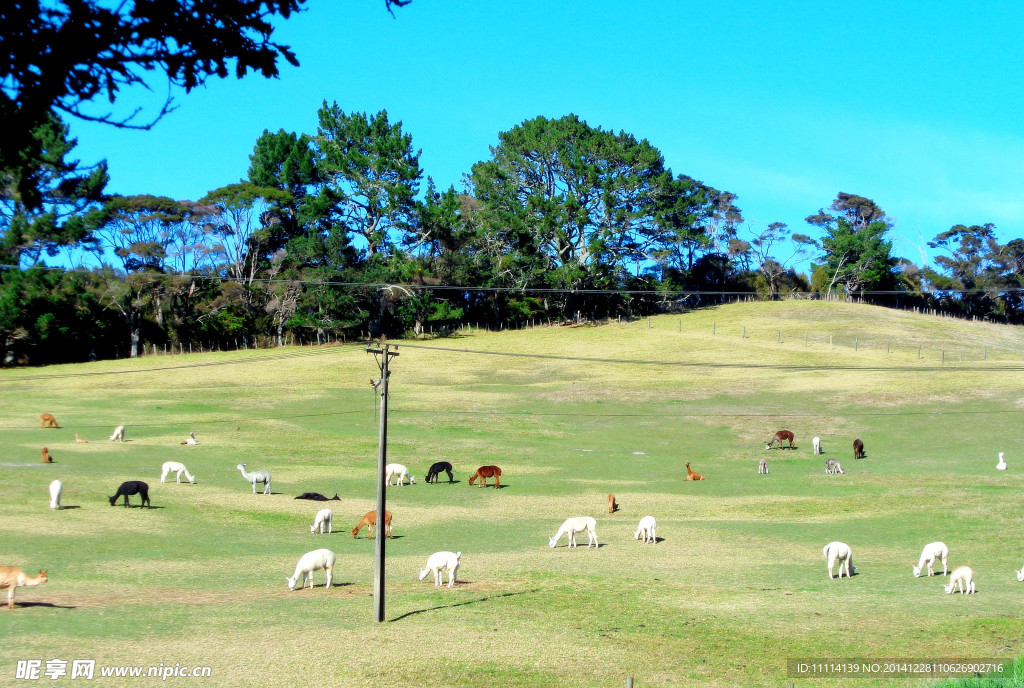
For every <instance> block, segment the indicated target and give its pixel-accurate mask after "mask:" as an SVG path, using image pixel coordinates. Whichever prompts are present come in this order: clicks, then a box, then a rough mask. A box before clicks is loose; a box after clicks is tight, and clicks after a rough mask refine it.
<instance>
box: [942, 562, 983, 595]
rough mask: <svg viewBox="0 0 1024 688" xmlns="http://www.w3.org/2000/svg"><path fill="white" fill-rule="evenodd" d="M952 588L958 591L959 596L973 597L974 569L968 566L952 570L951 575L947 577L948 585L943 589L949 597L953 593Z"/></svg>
mask: <svg viewBox="0 0 1024 688" xmlns="http://www.w3.org/2000/svg"><path fill="white" fill-rule="evenodd" d="M954 588H957V589H959V590H960V594H961V595H964V594H967V595H973V594H974V592H975V588H974V569H972V568H971V567H970V566H957V567H956V568H955V569H953V573H952V575H950V577H949V585H947V586H945V588H944V589H945V591H946V594H947V595H949V594H952V593H953V590H954Z"/></svg>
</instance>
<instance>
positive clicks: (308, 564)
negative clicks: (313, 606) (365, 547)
mask: <svg viewBox="0 0 1024 688" xmlns="http://www.w3.org/2000/svg"><path fill="white" fill-rule="evenodd" d="M337 559H338V557H337V555H336V554H335V553H334V552H332V551H331V550H329V549H315V550H313V551H312V552H306V553H305V554H303V555H302V556H301V557H299V563H298V564H296V565H295V574H294V575H293V576H292V577H291V578H289V577H287V576H285V580H286V581H288V589H289V590H294V589H295V584H296V583H298V582H299V576H300V575H301V576H302V587H303V588H305V587H306V581H307V580H308V581H309V587H310V589H312V587H313V572H314V571H319V570H320V569H324V571H326V572H327V585H325V586H324V587H325V588H329V587H331V580H332V578H333V577H334V562H335V561H336V560H337Z"/></svg>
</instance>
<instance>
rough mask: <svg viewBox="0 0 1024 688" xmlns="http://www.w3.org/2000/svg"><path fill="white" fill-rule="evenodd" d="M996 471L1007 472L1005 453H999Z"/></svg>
mask: <svg viewBox="0 0 1024 688" xmlns="http://www.w3.org/2000/svg"><path fill="white" fill-rule="evenodd" d="M996 470H997V471H1005V470H1006V462H1005V461H1003V452H999V463H997V464H996Z"/></svg>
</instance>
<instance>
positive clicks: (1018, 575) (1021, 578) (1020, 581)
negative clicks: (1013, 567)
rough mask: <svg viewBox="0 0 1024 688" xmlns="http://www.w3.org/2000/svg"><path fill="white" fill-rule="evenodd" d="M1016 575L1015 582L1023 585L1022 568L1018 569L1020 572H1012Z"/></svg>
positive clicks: (1023, 574) (1023, 571)
mask: <svg viewBox="0 0 1024 688" xmlns="http://www.w3.org/2000/svg"><path fill="white" fill-rule="evenodd" d="M1014 573H1016V574H1017V582H1018V583H1024V566H1021V567H1020V571H1014Z"/></svg>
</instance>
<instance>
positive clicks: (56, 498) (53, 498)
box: [50, 480, 64, 509]
mask: <svg viewBox="0 0 1024 688" xmlns="http://www.w3.org/2000/svg"><path fill="white" fill-rule="evenodd" d="M63 491H64V484H63V483H62V482H61V481H59V480H54V481H53V482H52V483H50V508H51V509H59V508H60V493H61V492H63Z"/></svg>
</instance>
